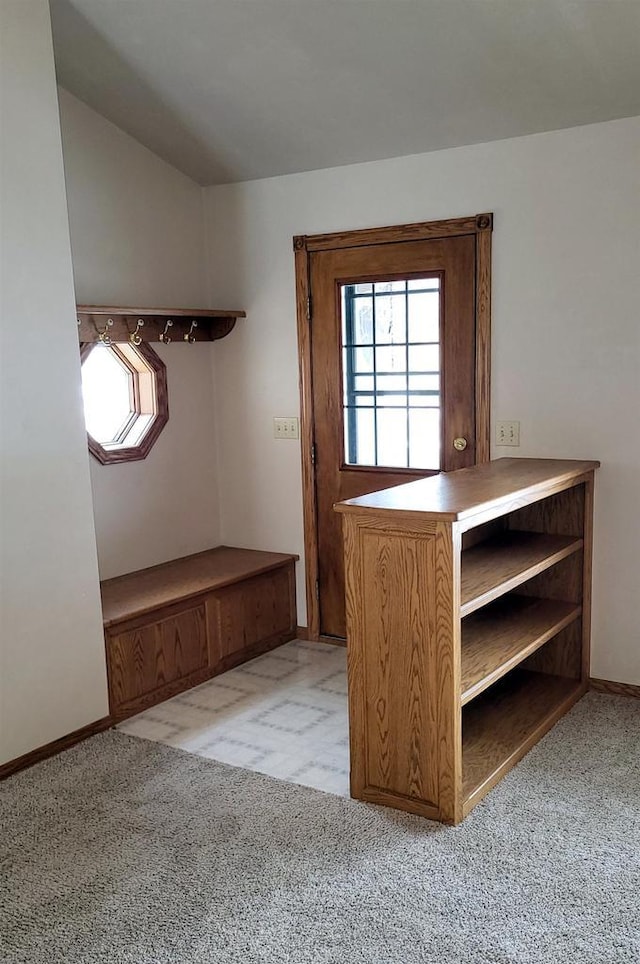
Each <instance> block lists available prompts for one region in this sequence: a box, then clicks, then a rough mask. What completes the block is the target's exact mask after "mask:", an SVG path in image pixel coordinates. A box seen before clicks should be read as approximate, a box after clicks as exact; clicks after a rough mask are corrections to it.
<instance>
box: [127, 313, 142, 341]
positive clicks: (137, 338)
mask: <svg viewBox="0 0 640 964" xmlns="http://www.w3.org/2000/svg"><path fill="white" fill-rule="evenodd" d="M140 328H144V321H143V320H142V318H138V320H137V322H136V330H135V331H133V332H131V333H130V335H129V341H130V342H131V344H132V345H141V344H142V335H139V334H138V331H139V330H140Z"/></svg>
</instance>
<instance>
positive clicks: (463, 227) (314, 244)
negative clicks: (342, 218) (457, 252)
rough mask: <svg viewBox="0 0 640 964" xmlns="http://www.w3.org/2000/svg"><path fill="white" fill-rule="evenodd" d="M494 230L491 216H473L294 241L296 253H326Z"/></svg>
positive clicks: (303, 237)
mask: <svg viewBox="0 0 640 964" xmlns="http://www.w3.org/2000/svg"><path fill="white" fill-rule="evenodd" d="M492 228H493V215H492V214H488V213H487V214H474V215H471V216H470V217H463V218H447V219H446V220H442V221H416V222H413V223H412V224H396V225H392V226H386V227H380V228H363V229H362V230H360V231H334V232H332V233H331V234H306V235H304V234H303V235H298V236H297V237H295V238H294V239H293V247H294V250H295V251H301V250H306V251H327V250H332V249H333V250H335V249H336V248H353V247H358V246H360V245H370V244H395V243H397V242H398V241H426V240H432V239H435V238H453V237H459V236H461V235H470V234H471V235H472V234H476V233H479V232H482V233H486V234H490V233H491V230H492Z"/></svg>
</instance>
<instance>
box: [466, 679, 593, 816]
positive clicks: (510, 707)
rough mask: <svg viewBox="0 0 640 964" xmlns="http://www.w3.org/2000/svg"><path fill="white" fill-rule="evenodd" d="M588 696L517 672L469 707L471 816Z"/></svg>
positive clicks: (565, 682)
mask: <svg viewBox="0 0 640 964" xmlns="http://www.w3.org/2000/svg"><path fill="white" fill-rule="evenodd" d="M585 691H586V686H585V684H583V683H580V682H578V681H576V680H569V679H565V678H562V677H552V676H545V675H539V674H536V673H528V672H525V671H522V670H515V671H514V672H513V673H511V674H510V675H509V676H508V677H507V678H506V679H505V680H502V681H501V682H500V683H498V684H497V685H496V686H495V687H492V688H491V689H490V690H489V691H488V692H487V693H485V694H483V695H482V696H481V697H479V698H478V699H477V700H474V701H473V702H472V703H470V704H469V706H467V707H466V708H465V710H464V713H463V724H462V731H463V744H462V746H463V749H462V755H463V763H462V771H463V797H464V800H465V814H466V813H468V812H469V810H470V809H471V807H472V806H475V804H476V803H478V802H479V801H480V800H481V799H482V797H483V796H484V795H485V794H486V793H487V792H488V791H489V790H490V789H491V787H493V786H495V784H496V783H497V782H498V780H499V779H501V777H502V776H504V774H505V773H506V772H507V770H509V769H511V768H512V767H513V766H514V765H515V764H516V763H517V762H518V760H521V759H522V757H523V756H524V755H525V754H526V753H527V752H528V751H529V750H530V749H531V747H532V746H533V745H534V743H536V742H537V741H538V740H539V739H540V737H541V736H542V735H543V734H544V733H546V732H547V730H548V729H550V728H551V726H553V724H554V723H555V722H556V720H557V719H559V717H560V716H561V715H563V714H564V713H565V712H566V710H567V709H568V707H569V706H570V705H572V704H573V703H574V702H576V700H578V699H580V697H581V696H582V695H584V692H585Z"/></svg>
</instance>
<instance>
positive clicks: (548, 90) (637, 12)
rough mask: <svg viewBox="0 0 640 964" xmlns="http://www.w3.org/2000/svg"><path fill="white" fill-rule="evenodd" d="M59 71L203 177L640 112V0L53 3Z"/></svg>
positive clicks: (332, 161) (425, 147)
mask: <svg viewBox="0 0 640 964" xmlns="http://www.w3.org/2000/svg"><path fill="white" fill-rule="evenodd" d="M51 10H52V19H53V30H54V46H55V55H56V65H57V71H58V79H59V82H60V83H61V84H62V86H64V87H66V88H67V89H68V90H70V91H71V92H72V93H74V94H75V95H76V96H78V97H79V98H80V99H81V100H83V101H85V102H86V103H87V104H89V105H90V106H91V107H93V108H94V109H95V110H97V111H99V112H100V113H101V114H103V115H104V116H105V117H108V118H109V119H110V120H112V121H113V122H114V123H116V124H117V125H118V126H119V127H121V128H123V129H124V130H126V131H128V132H129V133H130V134H132V135H133V136H134V137H136V138H137V139H138V140H139V141H141V142H142V143H143V144H145V145H146V146H147V147H149V148H150V149H151V150H153V151H155V153H156V154H158V155H160V156H161V157H163V158H165V159H166V160H167V161H169V162H170V163H171V164H173V165H174V166H175V167H177V168H178V169H179V170H182V171H184V172H185V173H186V174H188V175H190V176H191V177H192V178H194V179H195V180H196V181H198V182H199V183H200V184H216V183H224V182H228V181H240V180H247V179H250V178H260V177H269V176H271V175H276V174H286V173H291V172H294V171H305V170H311V169H315V168H322V167H333V166H336V165H340V164H349V163H353V162H357V161H370V160H378V159H380V158H386V157H396V156H400V155H404V154H414V153H420V152H423V151H433V150H439V149H441V148H446V147H454V146H458V145H462V144H473V143H477V142H480V141H489V140H498V139H500V138H504V137H513V136H518V135H520V134H528V133H533V132H536V131H543V130H554V129H557V128H562V127H572V126H575V125H578V124H589V123H593V122H597V121H603V120H609V119H612V118H616V117H627V116H631V115H637V114H640V2H639V0H580V2H575V0H51Z"/></svg>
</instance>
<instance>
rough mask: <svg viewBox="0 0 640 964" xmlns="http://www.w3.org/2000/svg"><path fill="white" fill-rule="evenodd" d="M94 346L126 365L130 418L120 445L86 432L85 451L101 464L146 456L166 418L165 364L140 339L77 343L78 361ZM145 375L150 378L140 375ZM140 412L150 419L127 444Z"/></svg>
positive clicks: (132, 460)
mask: <svg viewBox="0 0 640 964" xmlns="http://www.w3.org/2000/svg"><path fill="white" fill-rule="evenodd" d="M97 347H104V348H106V349H107V351H113V352H115V354H116V355H117V357H118V361H119V363H120V364H122V365H123V366H124V367H126V368H127V369H128V370H129V371H130V373H131V375H132V381H133V391H132V402H131V406H132V418H131V419H130V420H129V422H128V423H127V426H126V429H125V432H124V437H123V439H122V443H121V444H120V443H110V444H101V443H100V442H97V441H96V440H95V439H94V438H93V436H92V435H90V434H89V432H87V441H88V445H89V451H90V452H91V454H92V455H93V457H94V458H95V459H97V461H98V462H100V464H101V465H114V464H116V463H118V462H137V461H140V460H142V459H146V457H147V455H148V454H149V452H150V451H151V449H152V448H153V446H154V445H155V443H156V442H157V440H158V437H159V435H160V433H161V432H162V430H163V428H164V427H165V425H166V424H167V422H168V421H169V397H168V392H167V368H166V365H165V364H164V362H163V361H162V359H161V358H160V357H159V356H158V355H157V354H156V353H155V351H154V350H153V348H151V346H150V345H148V344H146V343H145V342H141V343H140V344H139V345H134V344H131V343H129V342H112V344H110V345H104V346H99V343H98V342H92V343H84V344H82V345H81V346H80V362H81V363H82V362H84V361H85V360H86V359H87V358H88V357H89V355H90V354H91V352H92V351H93V350H94V349H95V348H97ZM147 374H148V375H149V376H150V377H149V378H144V376H145V375H147ZM141 376H142V378H141ZM140 415H153V418H152V419H151V421H150V423H149V425H148V426H147V428H146V429H145V431H144V432H143V434H142V437H141V438H140V439H139V440H138V441H137V442H136V443H135V444H134V445H127V444H126V440H127V437H130V436H131V435H133V434H134V429H135V423H136V421H137V416H140ZM133 416H136V417H133Z"/></svg>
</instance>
